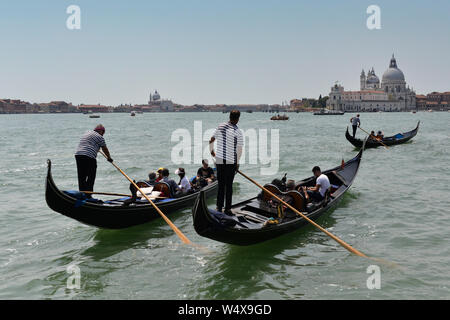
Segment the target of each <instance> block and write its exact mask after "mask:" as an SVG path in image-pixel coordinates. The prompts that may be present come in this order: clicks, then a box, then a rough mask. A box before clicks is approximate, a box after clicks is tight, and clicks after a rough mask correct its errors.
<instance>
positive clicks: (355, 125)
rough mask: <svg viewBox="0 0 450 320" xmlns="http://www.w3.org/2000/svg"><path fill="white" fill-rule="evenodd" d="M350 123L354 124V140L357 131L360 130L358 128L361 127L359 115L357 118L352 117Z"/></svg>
mask: <svg viewBox="0 0 450 320" xmlns="http://www.w3.org/2000/svg"><path fill="white" fill-rule="evenodd" d="M350 122H351V123H352V128H353V138H354V137H355V135H356V129H358V127H359V126H360V125H361V121H360V120H359V114H357V115H356V117H352V118H351V119H350Z"/></svg>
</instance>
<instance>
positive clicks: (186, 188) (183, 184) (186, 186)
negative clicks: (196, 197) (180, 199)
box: [179, 176, 191, 192]
mask: <svg viewBox="0 0 450 320" xmlns="http://www.w3.org/2000/svg"><path fill="white" fill-rule="evenodd" d="M179 187H180V189H181V190H182V191H183V192H187V191H189V190H191V184H190V183H189V180H188V179H187V178H186V176H184V177H183V179H181V182H180V185H179Z"/></svg>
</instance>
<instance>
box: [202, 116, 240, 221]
mask: <svg viewBox="0 0 450 320" xmlns="http://www.w3.org/2000/svg"><path fill="white" fill-rule="evenodd" d="M240 115H241V113H240V112H239V110H233V111H231V112H230V121H229V122H225V123H222V124H220V125H219V127H218V128H217V129H216V131H215V132H214V135H213V136H212V137H211V140H210V141H209V148H210V151H211V155H212V156H213V157H215V158H216V167H217V182H218V190H217V207H216V210H217V211H219V212H222V209H223V205H224V200H225V214H228V215H231V214H232V213H231V203H232V197H233V180H234V175H235V174H236V170H238V169H239V159H240V158H241V155H242V149H243V146H244V138H243V134H242V131H241V130H240V129H239V128H238V127H237V123H238V122H239V117H240ZM214 141H217V149H216V150H217V152H214Z"/></svg>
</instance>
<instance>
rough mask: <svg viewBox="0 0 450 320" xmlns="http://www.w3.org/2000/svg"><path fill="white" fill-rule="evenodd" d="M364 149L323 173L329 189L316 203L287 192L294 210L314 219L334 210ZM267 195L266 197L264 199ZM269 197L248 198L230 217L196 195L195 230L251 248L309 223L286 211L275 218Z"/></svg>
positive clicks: (309, 182)
mask: <svg viewBox="0 0 450 320" xmlns="http://www.w3.org/2000/svg"><path fill="white" fill-rule="evenodd" d="M363 150H364V148H362V149H361V150H360V151H359V153H358V154H357V155H356V157H354V158H353V159H351V160H349V161H347V162H346V163H344V164H342V165H341V166H338V167H335V168H333V169H330V170H327V171H324V172H323V173H324V174H326V175H327V176H328V178H329V180H330V183H331V185H332V190H331V192H330V193H329V194H327V195H326V197H325V200H323V201H322V202H320V203H309V204H308V205H305V202H304V197H303V195H302V194H301V193H300V192H297V191H289V192H287V193H284V194H287V195H292V196H293V199H294V205H293V206H294V207H295V208H296V209H299V211H301V212H302V213H304V214H305V215H306V216H307V217H308V218H310V219H312V220H315V219H317V218H319V217H320V216H321V215H323V214H324V213H325V212H326V211H328V210H329V209H331V208H333V207H335V206H336V205H337V204H338V203H339V202H340V200H341V199H342V197H343V195H344V194H345V192H346V191H347V190H348V189H349V188H350V186H351V185H352V183H353V180H354V179H355V176H356V173H357V172H358V168H359V165H360V162H361V157H362V153H363ZM314 184H315V177H310V178H307V179H305V180H302V181H299V182H297V183H296V187H295V188H296V189H297V188H299V187H301V186H314ZM265 187H266V188H267V189H269V190H270V191H271V192H273V193H279V194H283V193H282V192H279V190H278V188H277V187H275V186H274V185H271V184H269V185H266V186H265ZM266 196H268V198H266ZM269 198H270V195H266V194H264V193H262V194H261V196H258V197H254V198H251V199H249V200H246V201H243V202H240V203H238V204H235V205H233V206H232V209H231V210H232V212H233V215H231V216H228V215H225V214H224V213H220V212H217V211H214V210H211V209H208V207H207V205H206V200H205V193H204V192H200V194H199V195H198V198H197V200H196V201H195V204H194V207H193V209H192V215H193V220H194V228H195V231H196V232H197V233H198V234H199V235H201V236H203V237H206V238H210V239H213V240H216V241H220V242H225V243H229V244H234V245H242V246H244V245H252V244H256V243H259V242H263V241H266V240H269V239H273V238H276V237H279V236H281V235H283V234H286V233H289V232H292V231H295V230H297V229H299V228H301V227H302V226H304V225H305V224H309V222H308V221H306V220H305V219H304V218H302V217H301V216H298V215H296V214H295V213H294V212H292V211H290V210H288V211H286V212H284V214H285V215H284V217H281V218H280V216H279V214H280V210H279V207H278V208H274V207H273V206H270V205H269V203H270V200H269V202H268V201H267V200H268V199H269Z"/></svg>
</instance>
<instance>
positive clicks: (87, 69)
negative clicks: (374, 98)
mask: <svg viewBox="0 0 450 320" xmlns="http://www.w3.org/2000/svg"><path fill="white" fill-rule="evenodd" d="M70 5H77V6H79V7H80V9H81V29H80V30H69V29H68V28H67V27H66V20H67V18H68V17H69V14H67V13H66V9H67V7H69V6H70ZM370 5H377V6H379V7H380V9H381V29H379V30H369V29H368V28H367V26H366V21H367V19H368V17H369V16H370V15H369V14H367V13H366V9H367V8H368V7H369V6H370ZM448 12H450V2H449V1H447V0H436V1H433V3H432V4H430V3H427V2H425V1H418V0H411V1H406V0H398V1H386V0H383V1H365V0H348V1H339V2H338V1H333V2H331V1H330V2H329V3H324V2H320V3H319V2H312V1H298V0H295V1H294V0H284V1H282V2H280V1H275V0H270V1H269V0H261V1H258V2H251V1H244V2H243V1H234V0H230V1H226V2H223V1H216V0H210V1H206V0H191V1H182V0H173V1H144V0H136V1H133V2H131V3H130V2H126V1H115V2H108V1H101V0H99V1H95V2H94V1H87V0H79V1H75V0H72V1H65V0H63V1H57V2H56V1H52V0H41V1H36V2H30V1H25V0H18V1H14V2H6V1H4V2H2V3H0V37H1V39H2V44H3V46H2V50H0V70H1V77H0V99H1V98H11V99H21V100H25V101H30V102H33V103H39V102H48V101H55V100H56V101H66V102H71V103H73V104H75V105H78V104H83V103H84V104H98V103H100V104H103V105H113V106H116V105H120V104H130V103H131V104H145V103H147V102H148V98H149V94H150V92H154V90H158V92H159V93H160V94H161V98H164V99H171V100H173V102H175V103H179V104H183V105H192V104H263V103H267V104H281V103H282V102H283V101H290V100H291V99H295V98H303V97H308V98H318V97H319V95H322V96H325V95H328V94H329V92H330V87H331V86H332V85H333V84H334V83H335V82H336V81H339V83H340V84H342V85H344V86H345V88H348V89H349V90H353V89H355V90H356V89H358V88H359V85H360V84H359V79H358V77H355V74H356V75H358V74H360V73H361V70H362V69H364V70H368V69H371V68H372V67H374V68H375V71H376V72H377V73H382V71H384V70H385V69H386V68H387V67H388V62H389V59H390V57H391V56H392V54H393V53H394V54H395V57H396V58H397V61H398V64H399V68H400V69H402V70H403V71H404V72H405V76H406V78H407V79H408V84H409V85H410V86H411V87H412V88H414V91H415V92H416V93H417V94H427V93H430V92H432V91H440V92H445V91H450V81H449V79H448V77H447V75H448V74H449V73H450V59H449V57H448V52H450V42H449V41H448V40H447V39H449V38H450V21H449V19H448V18H447V16H448Z"/></svg>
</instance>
